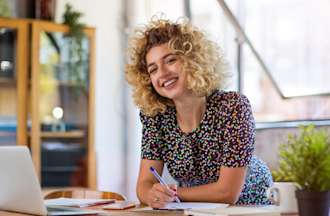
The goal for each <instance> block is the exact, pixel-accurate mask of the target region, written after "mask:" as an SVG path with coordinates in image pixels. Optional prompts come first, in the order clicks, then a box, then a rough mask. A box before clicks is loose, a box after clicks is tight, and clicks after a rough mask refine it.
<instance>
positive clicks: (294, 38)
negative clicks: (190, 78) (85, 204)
mask: <svg viewBox="0 0 330 216" xmlns="http://www.w3.org/2000/svg"><path fill="white" fill-rule="evenodd" d="M67 3H70V4H71V5H72V9H73V10H75V11H79V12H81V13H82V16H81V19H80V20H81V22H82V23H84V24H86V26H87V27H91V28H90V29H89V30H86V31H87V33H86V35H87V36H86V35H85V37H84V38H82V39H81V40H80V41H79V43H78V46H76V47H75V46H74V44H75V41H71V40H70V38H68V37H66V36H65V34H66V33H63V32H65V31H66V30H65V29H62V28H60V27H45V26H46V25H44V24H42V23H39V22H35V21H37V20H46V21H47V22H51V23H62V22H63V14H64V13H65V11H66V7H65V5H66V4H67ZM225 3H226V5H227V6H228V8H224V7H221V6H220V4H219V2H218V1H217V0H205V1H198V0H167V1H162V0H121V1H119V0H117V1H115V0H108V1H105V0H93V1H91V0H71V1H69V0H0V16H1V17H2V18H0V63H1V65H0V66H1V70H0V145H8V144H9V145H14V144H27V145H29V146H30V147H31V150H32V153H36V154H37V156H35V157H34V160H35V161H38V160H39V162H40V163H39V165H40V167H39V169H40V172H41V174H40V175H41V177H42V179H43V180H42V184H43V186H70V185H74V186H77V185H78V186H92V187H96V188H97V189H99V190H109V191H116V192H119V193H122V194H125V195H126V196H127V197H128V198H129V199H130V200H136V199H137V198H136V195H135V186H136V179H137V174H138V168H139V160H140V140H141V125H140V121H139V118H138V113H139V111H138V109H137V108H136V107H135V106H134V104H133V102H132V99H131V89H130V87H129V86H128V85H127V83H126V81H125V77H124V75H125V73H124V66H125V62H126V48H127V39H128V37H129V34H130V33H132V32H133V30H134V27H136V26H138V25H143V24H145V23H147V22H148V21H149V20H150V18H151V17H152V16H153V15H155V14H158V15H160V14H162V16H165V17H166V18H168V19H171V20H173V21H175V20H177V19H179V18H180V17H188V18H189V19H190V20H191V21H192V23H193V24H195V25H196V26H198V27H199V28H200V29H202V30H204V31H205V33H206V34H207V35H208V37H209V38H211V39H212V40H214V41H216V42H217V43H218V44H219V45H220V47H222V49H223V51H224V53H225V55H226V58H227V60H228V61H229V63H230V70H231V72H232V78H231V80H230V84H229V86H228V88H227V90H235V91H240V92H242V93H243V94H245V95H247V97H248V98H249V100H250V102H251V104H252V107H253V112H254V116H255V119H256V122H257V136H256V150H255V153H256V154H257V155H258V156H259V157H261V158H262V159H263V160H264V161H265V162H266V163H267V164H268V166H269V167H270V168H271V169H272V170H273V169H275V168H276V167H277V164H278V157H277V151H278V146H279V144H280V143H282V142H283V141H284V140H285V139H286V137H287V134H288V133H295V132H296V131H297V127H298V126H299V125H300V124H309V123H312V124H315V125H316V126H317V127H322V128H325V129H327V130H328V131H330V129H329V128H330V127H329V125H330V120H329V119H330V94H329V93H330V85H329V82H330V54H329V53H328V50H330V41H329V40H328V36H329V34H330V22H329V20H330V14H329V13H328V11H329V9H330V2H329V1H327V0H316V1H307V0H291V1H285V0H262V1H256V0H245V1H243V0H230V1H225ZM228 12H229V13H228ZM231 13H232V15H233V16H230V14H231ZM20 20H21V21H25V22H26V23H21V22H19V21H20ZM13 21H16V22H14V23H16V24H15V25H14V24H12V22H13ZM236 22H238V23H239V25H240V27H241V28H242V29H240V28H238V26H235V23H236ZM17 23H19V24H17ZM27 23H28V24H27ZM233 23H234V24H233ZM22 26H23V27H22ZM24 26H28V27H27V28H26V29H25V30H24ZM241 30H243V31H244V32H245V35H242V34H240V31H241ZM22 32H23V34H21V33H22ZM24 34H25V35H28V37H27V39H26V41H25V43H24V42H22V41H24V38H23V39H22V38H21V35H24ZM36 35H38V36H36ZM245 36H247V37H245ZM247 39H248V41H247ZM35 40H37V42H33V41H35ZM20 41H21V42H20ZM20 44H23V45H20ZM24 44H25V49H24ZM22 46H23V47H22ZM251 47H253V48H254V50H251ZM19 50H20V52H19ZM26 50H28V52H27V51H26ZM35 50H38V52H36V51H35ZM72 50H79V51H78V54H77V53H75V52H72ZM84 50H85V51H84ZM23 52H25V53H27V54H26V55H25V56H23V57H22V56H21V57H19V55H20V54H22V53H23ZM256 54H257V55H256ZM258 57H259V59H258ZM19 59H25V61H26V62H25V63H24V60H19ZM18 61H23V63H22V62H21V63H19V62H18ZM18 65H25V66H26V70H24V69H22V68H19V67H21V66H18ZM35 69H36V70H35ZM19 70H21V71H23V74H24V71H25V74H26V75H25V79H23V80H20V78H18V77H20V76H18V74H19V73H18V71H19ZM33 71H37V72H33ZM63 71H64V72H63ZM65 71H73V72H72V73H73V75H74V76H73V75H72V76H71V75H70V74H69V73H66V72H65ZM74 72H76V73H75V74H74ZM24 82H25V84H24ZM36 83H37V84H36ZM19 86H25V87H22V88H25V89H26V91H20V90H19V89H18V88H20V87H19ZM18 92H21V93H18ZM24 92H25V93H24ZM22 102H23V104H21V103H22ZM35 104H36V105H35ZM24 106H26V109H25V110H23V111H22V110H21V111H20V109H22V107H24ZM19 113H21V114H19ZM22 113H23V114H22ZM20 116H21V117H20ZM19 119H21V121H23V125H24V127H23V129H21V130H22V131H24V128H27V130H26V131H25V132H22V134H23V135H22V136H21V138H19V137H18V135H17V134H18V133H19V130H20V129H19V127H18V125H19ZM34 119H35V121H37V122H38V124H34V122H35V121H34ZM16 135H17V136H16ZM20 139H21V140H20ZM36 143H38V146H39V147H33V146H36ZM77 143H78V145H77ZM91 143H92V144H91ZM38 148H39V149H38ZM34 149H35V150H34ZM39 151H40V152H39ZM59 152H60V153H59ZM38 155H41V158H39V156H38ZM91 155H94V156H91ZM84 158H88V160H87V159H86V160H84ZM73 160H75V161H76V162H75V164H70V163H71V162H72V161H73ZM86 161H88V165H86V163H87V162H86ZM91 161H93V162H91ZM86 169H87V171H86ZM86 173H88V174H86ZM92 173H93V174H92ZM87 175H89V177H88V178H93V179H94V180H91V181H88V182H87V180H86V178H87ZM165 175H166V174H165ZM56 176H57V177H56ZM90 176H92V177H90ZM47 179H48V180H47ZM90 182H91V183H90Z"/></svg>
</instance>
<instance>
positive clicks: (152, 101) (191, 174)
mask: <svg viewBox="0 0 330 216" xmlns="http://www.w3.org/2000/svg"><path fill="white" fill-rule="evenodd" d="M219 50H220V49H219V48H218V46H217V45H216V44H215V43H214V42H212V41H210V40H208V39H207V38H206V37H205V35H204V34H203V33H202V32H201V31H200V30H198V29H196V28H195V27H193V26H192V25H191V24H189V23H188V22H185V21H183V22H181V23H179V22H178V23H172V22H171V21H169V20H164V19H159V20H152V21H151V22H150V24H149V25H147V26H145V27H143V28H140V29H137V30H136V31H135V36H133V37H132V38H131V44H130V49H129V53H130V57H129V63H128V64H127V68H126V78H127V80H128V82H129V83H130V84H131V85H132V87H133V98H134V101H135V103H136V105H137V106H138V107H139V108H140V109H141V113H140V117H141V122H142V124H143V132H142V133H143V134H142V154H141V157H142V159H141V164H140V171H139V177H138V182H137V195H138V197H139V199H140V201H141V202H142V203H144V204H148V205H150V206H151V207H154V208H160V207H163V206H164V205H165V204H166V203H168V202H172V201H174V200H175V197H178V198H179V199H180V200H182V201H201V202H202V201H204V202H221V203H230V204H234V203H235V204H269V200H268V199H267V198H266V195H265V191H266V189H267V188H268V187H269V186H270V185H271V184H272V177H271V175H270V172H269V169H268V168H267V167H266V165H265V164H264V163H263V162H261V161H260V160H259V159H257V158H256V157H254V156H253V149H254V147H253V146H254V137H255V125H254V119H253V116H252V111H251V107H250V104H249V101H248V99H247V98H246V97H245V96H243V95H241V94H239V93H237V92H225V91H222V90H219V87H220V84H223V82H224V80H225V77H226V72H225V71H226V70H225V66H226V63H225V61H224V59H223V56H222V55H221V53H220V51H219ZM164 164H166V165H167V167H168V170H169V173H170V174H171V175H172V177H173V178H174V179H176V180H177V181H178V183H179V187H178V188H177V187H176V186H175V185H170V187H169V188H168V187H166V186H163V185H161V184H159V182H158V181H157V179H156V178H155V177H154V176H153V175H152V173H151V172H150V170H149V169H150V167H151V166H152V167H154V168H155V169H156V170H157V171H158V173H162V171H163V167H164Z"/></svg>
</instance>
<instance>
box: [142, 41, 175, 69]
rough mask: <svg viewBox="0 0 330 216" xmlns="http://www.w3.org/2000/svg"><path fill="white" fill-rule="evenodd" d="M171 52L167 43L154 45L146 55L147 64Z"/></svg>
mask: <svg viewBox="0 0 330 216" xmlns="http://www.w3.org/2000/svg"><path fill="white" fill-rule="evenodd" d="M171 52H172V51H171V50H170V48H169V47H168V44H167V43H165V44H161V45H158V46H154V47H152V48H151V49H150V50H149V51H148V53H147V55H146V61H147V64H150V63H153V62H156V61H158V60H160V59H161V58H163V57H164V56H165V55H167V54H169V53H171Z"/></svg>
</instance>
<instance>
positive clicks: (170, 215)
mask: <svg viewBox="0 0 330 216" xmlns="http://www.w3.org/2000/svg"><path fill="white" fill-rule="evenodd" d="M108 212H109V216H112V215H114V216H121V215H122V216H157V215H160V216H184V214H183V212H182V211H181V212H180V211H156V212H133V211H132V210H125V211H122V210H118V211H108ZM5 215H6V216H27V214H19V213H12V212H6V211H0V216H5ZM102 215H104V214H102ZM281 215H282V216H298V214H281Z"/></svg>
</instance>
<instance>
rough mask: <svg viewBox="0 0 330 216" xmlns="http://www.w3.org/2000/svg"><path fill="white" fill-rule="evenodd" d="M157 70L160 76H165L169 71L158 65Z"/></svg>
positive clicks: (163, 65) (164, 66)
mask: <svg viewBox="0 0 330 216" xmlns="http://www.w3.org/2000/svg"><path fill="white" fill-rule="evenodd" d="M158 70H159V74H160V76H166V75H167V74H168V73H169V70H168V68H167V67H166V65H165V64H161V65H159V68H158Z"/></svg>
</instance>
